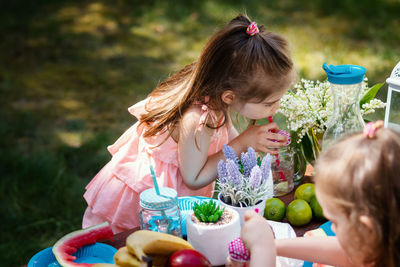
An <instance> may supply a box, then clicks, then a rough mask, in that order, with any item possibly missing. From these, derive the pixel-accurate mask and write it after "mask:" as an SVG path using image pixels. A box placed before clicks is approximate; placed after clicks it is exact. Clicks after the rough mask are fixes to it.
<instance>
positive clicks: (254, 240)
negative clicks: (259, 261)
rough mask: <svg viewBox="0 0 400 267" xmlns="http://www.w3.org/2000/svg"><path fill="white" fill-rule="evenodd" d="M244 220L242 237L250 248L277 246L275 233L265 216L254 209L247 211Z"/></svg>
mask: <svg viewBox="0 0 400 267" xmlns="http://www.w3.org/2000/svg"><path fill="white" fill-rule="evenodd" d="M244 221H245V223H244V225H243V227H242V232H241V237H242V240H243V242H244V243H245V245H246V247H247V249H248V250H250V251H252V250H253V249H254V248H259V247H263V248H265V249H266V250H267V249H269V248H275V241H274V233H273V232H272V229H271V226H269V224H268V222H267V220H266V219H264V217H262V216H261V215H259V214H258V213H256V212H254V211H247V212H246V213H245V215H244Z"/></svg>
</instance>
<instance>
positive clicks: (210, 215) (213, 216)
mask: <svg viewBox="0 0 400 267" xmlns="http://www.w3.org/2000/svg"><path fill="white" fill-rule="evenodd" d="M224 210H225V207H224V208H221V207H220V206H219V205H217V204H215V202H214V201H212V200H210V201H209V202H206V201H203V202H202V203H201V204H197V203H196V202H195V203H194V206H193V212H194V215H195V216H196V218H197V219H198V220H199V221H201V222H205V223H210V222H212V223H215V222H217V221H218V220H219V218H220V217H221V216H222V213H224Z"/></svg>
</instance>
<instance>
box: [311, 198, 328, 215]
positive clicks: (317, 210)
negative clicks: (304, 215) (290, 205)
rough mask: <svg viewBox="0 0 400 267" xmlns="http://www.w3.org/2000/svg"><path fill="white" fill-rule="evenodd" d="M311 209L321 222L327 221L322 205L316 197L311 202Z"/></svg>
mask: <svg viewBox="0 0 400 267" xmlns="http://www.w3.org/2000/svg"><path fill="white" fill-rule="evenodd" d="M310 207H311V209H312V213H313V216H314V217H315V218H317V219H319V220H323V219H325V217H324V211H323V210H322V207H321V205H320V204H319V202H318V199H317V197H316V196H313V197H312V198H311V201H310Z"/></svg>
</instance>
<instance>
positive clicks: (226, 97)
mask: <svg viewBox="0 0 400 267" xmlns="http://www.w3.org/2000/svg"><path fill="white" fill-rule="evenodd" d="M221 99H222V101H223V102H224V103H225V104H227V105H230V104H232V103H233V100H234V99H235V93H234V92H233V91H231V90H226V91H224V92H223V93H222V95H221Z"/></svg>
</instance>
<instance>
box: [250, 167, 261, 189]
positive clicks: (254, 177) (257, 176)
mask: <svg viewBox="0 0 400 267" xmlns="http://www.w3.org/2000/svg"><path fill="white" fill-rule="evenodd" d="M261 180H262V173H261V169H260V167H258V165H256V166H255V167H253V169H252V170H251V174H250V185H251V186H252V187H253V188H258V187H259V186H260V184H261Z"/></svg>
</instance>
